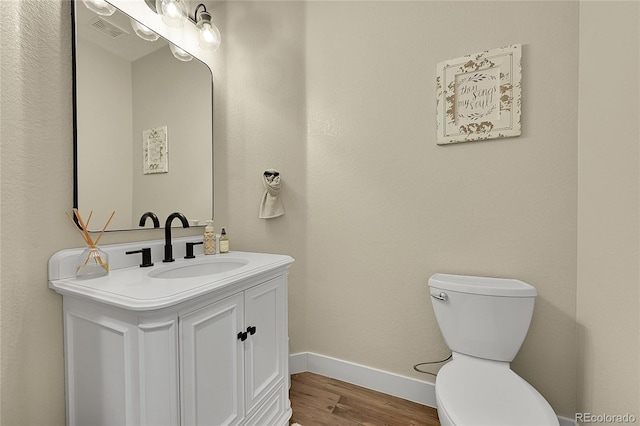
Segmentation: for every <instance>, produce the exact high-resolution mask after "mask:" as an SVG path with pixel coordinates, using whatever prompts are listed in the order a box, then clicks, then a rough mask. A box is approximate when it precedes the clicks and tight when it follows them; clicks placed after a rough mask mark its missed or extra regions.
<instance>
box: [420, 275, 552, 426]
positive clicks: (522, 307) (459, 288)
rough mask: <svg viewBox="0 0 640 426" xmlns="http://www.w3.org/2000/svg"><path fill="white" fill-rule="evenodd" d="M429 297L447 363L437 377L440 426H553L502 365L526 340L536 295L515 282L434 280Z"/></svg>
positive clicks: (543, 407)
mask: <svg viewBox="0 0 640 426" xmlns="http://www.w3.org/2000/svg"><path fill="white" fill-rule="evenodd" d="M429 287H430V289H429V291H430V293H431V301H432V303H433V309H434V311H435V314H436V318H437V319H438V325H439V326H440V330H441V331H442V335H443V336H444V339H445V341H446V342H447V345H448V346H449V348H451V351H452V353H453V360H452V361H450V362H449V363H448V364H446V365H445V366H444V367H442V368H441V369H440V371H439V372H438V376H437V377H436V401H437V404H438V416H439V417H440V423H441V425H442V426H450V425H455V426H481V425H487V426H502V425H504V426H525V425H531V426H543V425H544V426H547V425H558V418H557V416H556V414H555V413H554V412H553V409H552V408H551V406H550V405H549V403H548V402H547V401H546V400H545V399H544V397H543V396H542V395H540V393H539V392H538V391H536V390H535V389H534V388H533V386H531V385H530V384H529V383H527V382H526V381H525V380H524V379H522V378H521V377H520V376H518V375H517V374H516V373H514V372H513V371H512V370H511V368H510V362H511V361H512V360H513V358H514V357H515V356H516V354H517V353H518V350H520V346H521V345H522V342H523V341H524V338H525V336H526V335H527V330H528V329H529V323H530V322H531V316H532V315H533V302H534V299H535V297H536V289H535V288H534V287H532V286H530V285H529V284H527V283H524V282H522V281H518V280H510V279H503V278H483V277H471V276H463V275H447V274H435V275H433V276H432V277H431V278H429Z"/></svg>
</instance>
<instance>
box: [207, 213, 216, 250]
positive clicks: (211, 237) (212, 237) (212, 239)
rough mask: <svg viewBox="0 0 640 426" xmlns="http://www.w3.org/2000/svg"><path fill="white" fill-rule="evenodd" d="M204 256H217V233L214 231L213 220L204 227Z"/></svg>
mask: <svg viewBox="0 0 640 426" xmlns="http://www.w3.org/2000/svg"><path fill="white" fill-rule="evenodd" d="M204 254H216V231H215V230H214V229H213V220H207V226H205V227H204Z"/></svg>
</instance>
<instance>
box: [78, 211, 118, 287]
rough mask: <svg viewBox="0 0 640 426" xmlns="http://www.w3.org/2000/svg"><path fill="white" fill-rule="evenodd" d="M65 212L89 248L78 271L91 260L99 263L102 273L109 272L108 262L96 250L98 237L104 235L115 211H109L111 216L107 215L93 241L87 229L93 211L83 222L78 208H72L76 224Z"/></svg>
mask: <svg viewBox="0 0 640 426" xmlns="http://www.w3.org/2000/svg"><path fill="white" fill-rule="evenodd" d="M65 213H66V214H67V217H68V218H69V220H70V221H71V223H73V225H74V227H75V228H76V229H77V230H78V233H79V234H80V236H81V237H82V239H83V240H84V242H85V243H86V244H87V246H88V248H89V250H88V252H87V256H86V258H85V259H84V262H83V263H82V264H81V265H80V267H79V268H78V273H80V270H81V269H82V267H83V266H86V265H87V264H89V262H90V261H91V260H93V261H94V262H95V263H96V264H97V265H99V266H100V267H101V268H103V269H104V272H102V274H103V275H104V274H106V273H108V272H109V264H108V262H106V261H105V260H104V259H103V258H102V255H101V254H100V251H99V250H98V247H97V244H98V242H99V241H100V239H101V238H102V235H104V232H105V231H106V230H107V227H108V226H109V223H111V219H113V216H114V215H115V214H116V212H115V211H114V212H112V213H111V216H110V217H109V219H108V220H107V222H106V223H105V224H104V226H103V227H102V231H100V234H99V235H98V238H97V239H96V240H95V241H94V240H93V238H92V237H91V234H89V231H87V225H88V224H89V222H90V221H91V217H92V216H93V211H91V212H90V213H89V217H88V218H87V222H86V223H85V222H84V221H83V220H82V216H80V212H79V211H78V209H75V208H74V209H73V214H74V215H75V217H76V219H77V220H78V222H77V224H76V222H74V220H73V217H72V216H71V214H69V212H65ZM77 225H80V226H79V227H78V226H77Z"/></svg>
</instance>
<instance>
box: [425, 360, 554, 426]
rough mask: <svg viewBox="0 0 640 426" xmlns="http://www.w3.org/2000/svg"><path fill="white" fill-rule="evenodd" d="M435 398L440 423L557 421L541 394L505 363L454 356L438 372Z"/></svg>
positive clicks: (499, 425) (508, 425)
mask: <svg viewBox="0 0 640 426" xmlns="http://www.w3.org/2000/svg"><path fill="white" fill-rule="evenodd" d="M436 399H437V403H438V415H439V416H440V418H441V422H442V424H443V425H446V424H451V425H456V426H465V425H473V426H481V425H487V426H543V425H545V426H547V425H549V426H550V425H554V426H557V425H558V424H559V423H558V418H557V417H556V415H555V413H554V412H553V409H552V408H551V406H550V405H549V403H548V402H547V401H546V400H545V399H544V397H543V396H542V395H540V393H539V392H538V391H536V390H535V389H534V388H533V386H531V385H530V384H529V383H527V382H526V381H525V380H524V379H523V378H521V377H520V376H518V375H517V374H516V373H514V372H513V371H512V370H511V369H510V368H509V364H508V363H505V362H500V361H489V360H484V359H478V358H472V357H467V356H464V355H462V358H461V356H460V355H458V357H456V358H454V360H453V361H451V362H450V363H448V364H447V365H445V366H444V367H442V368H441V369H440V371H439V372H438V376H437V378H436Z"/></svg>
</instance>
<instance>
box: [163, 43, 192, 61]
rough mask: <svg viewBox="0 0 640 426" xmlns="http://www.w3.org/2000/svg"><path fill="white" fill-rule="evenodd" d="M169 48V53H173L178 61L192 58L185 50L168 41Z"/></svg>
mask: <svg viewBox="0 0 640 426" xmlns="http://www.w3.org/2000/svg"><path fill="white" fill-rule="evenodd" d="M169 49H171V53H173V56H174V57H175V58H176V59H178V60H180V61H183V62H188V61H190V60H192V59H193V56H191V55H189V54H188V53H187V52H185V51H184V50H182V49H180V48H179V47H178V46H176V45H175V44H173V43H169Z"/></svg>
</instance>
